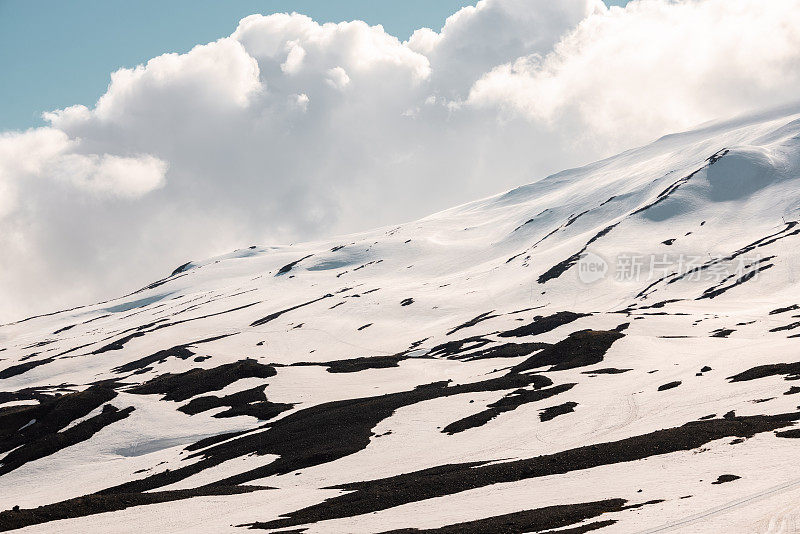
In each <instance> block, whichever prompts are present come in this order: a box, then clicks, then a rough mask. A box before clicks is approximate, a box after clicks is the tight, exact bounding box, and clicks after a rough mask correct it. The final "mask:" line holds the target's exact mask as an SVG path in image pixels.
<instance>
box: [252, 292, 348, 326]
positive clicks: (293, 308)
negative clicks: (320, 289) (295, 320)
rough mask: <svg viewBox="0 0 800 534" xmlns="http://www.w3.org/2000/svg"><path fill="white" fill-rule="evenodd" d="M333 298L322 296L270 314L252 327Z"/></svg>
mask: <svg viewBox="0 0 800 534" xmlns="http://www.w3.org/2000/svg"><path fill="white" fill-rule="evenodd" d="M332 296H333V295H332V294H331V293H328V294H326V295H323V296H321V297H319V298H316V299H314V300H309V301H308V302H304V303H302V304H298V305H297V306H292V307H291V308H286V309H284V310H280V311H276V312H275V313H270V314H269V315H267V316H266V317H262V318H261V319H258V320H257V321H253V322H252V323H250V326H261V325H262V324H266V323H268V322H270V321H273V320H275V319H277V318H278V317H280V316H281V315H283V314H284V313H288V312H290V311H293V310H296V309H298V308H302V307H303V306H308V305H309V304H314V303H315V302H319V301H320V300H323V299H327V298H330V297H332Z"/></svg>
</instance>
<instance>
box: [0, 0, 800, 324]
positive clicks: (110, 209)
mask: <svg viewBox="0 0 800 534" xmlns="http://www.w3.org/2000/svg"><path fill="white" fill-rule="evenodd" d="M799 82H800V0H770V2H762V1H758V0H639V1H634V2H632V3H631V4H629V5H628V7H627V8H626V9H619V8H613V9H607V8H605V7H604V5H603V4H602V2H601V1H600V0H562V1H559V2H553V1H552V0H482V1H480V2H478V4H477V5H476V6H475V7H468V8H465V9H463V10H461V11H459V12H458V13H456V14H454V15H453V16H451V17H450V18H449V19H448V20H447V22H446V24H445V26H444V27H443V28H442V29H441V30H440V31H439V32H435V31H433V30H430V29H421V30H419V31H417V32H415V33H414V35H413V36H412V37H411V39H410V40H409V41H408V42H407V43H401V42H400V41H399V40H398V39H397V38H395V37H393V36H391V35H388V34H386V33H385V32H384V31H383V28H381V27H380V26H374V27H370V26H368V25H367V24H365V23H364V22H359V21H356V22H347V23H340V24H330V23H329V24H322V25H320V24H318V23H316V22H314V21H313V20H311V19H310V18H308V17H306V16H304V15H299V14H277V15H271V16H261V15H253V16H250V17H247V18H245V19H243V20H242V21H240V23H239V26H238V27H237V28H236V29H235V31H234V32H233V33H232V35H231V36H230V37H227V38H223V39H220V40H218V41H215V42H213V43H209V44H206V45H201V46H197V47H195V48H193V49H192V50H191V51H189V52H188V53H186V54H165V55H163V56H159V57H157V58H153V59H151V60H150V61H148V62H147V64H145V65H140V66H138V67H136V68H133V69H121V70H119V71H117V72H115V73H113V74H112V76H111V84H110V85H109V87H108V90H107V92H106V93H105V94H104V95H103V96H102V97H101V98H100V100H99V101H98V102H97V104H96V105H95V106H93V107H91V108H89V107H85V106H73V107H70V108H66V109H63V110H56V111H53V112H50V113H48V114H46V116H45V117H46V119H47V120H48V121H49V126H48V127H44V128H37V129H32V130H28V131H26V132H7V133H4V134H0V247H1V248H2V250H3V251H4V255H3V256H2V257H0V294H2V295H3V296H4V299H3V300H2V302H0V319H4V318H5V319H10V318H13V317H17V316H21V315H25V314H28V313H33V312H39V311H49V310H50V309H52V308H54V307H57V306H61V305H72V304H76V303H81V302H85V301H86V300H91V299H97V298H99V297H105V296H113V295H116V294H119V293H121V292H123V291H125V290H130V289H134V288H136V287H138V286H141V285H143V284H144V283H146V282H147V281H148V280H149V279H151V278H156V277H158V276H160V275H162V274H163V273H164V272H166V271H168V270H169V269H170V268H171V267H173V266H174V265H173V264H175V265H177V264H180V263H182V262H184V261H186V260H188V259H192V258H194V259H199V258H203V257H206V256H209V255H212V254H215V253H220V252H224V251H227V250H230V249H232V248H236V247H240V246H244V245H248V244H251V243H254V242H261V243H266V242H278V241H293V240H297V239H302V238H312V237H319V236H321V235H327V234H331V233H335V232H345V231H353V230H358V229H363V228H368V227H372V226H376V225H380V224H389V223H394V222H399V221H402V220H409V219H413V218H415V217H418V216H422V215H425V214H427V213H430V212H432V211H435V210H437V209H442V208H446V207H449V206H451V205H454V204H457V203H460V202H464V201H467V200H470V199H472V198H476V197H479V196H483V195H487V194H491V193H493V192H497V191H500V190H502V189H505V188H508V187H512V186H514V185H517V184H519V183H524V182H528V181H532V180H535V179H537V178H540V177H541V176H543V175H544V174H546V173H549V172H553V171H557V170H560V169H561V168H564V167H568V166H574V165H578V164H581V163H585V162H588V161H590V160H592V159H596V158H598V157H601V156H605V155H609V154H610V153H613V152H615V151H618V150H620V149H623V148H626V147H630V146H633V145H636V144H640V143H643V142H646V141H648V140H650V139H652V138H655V137H657V136H659V135H662V134H664V133H667V132H669V131H674V130H679V129H683V128H686V127H688V126H690V125H692V124H695V123H699V122H702V121H705V120H709V119H713V118H717V117H727V116H730V115H734V114H736V113H739V112H742V111H744V110H747V109H749V108H753V107H762V106H767V105H773V104H778V103H780V102H782V101H786V100H789V99H793V98H796V96H795V95H796V94H797V88H798V85H799Z"/></svg>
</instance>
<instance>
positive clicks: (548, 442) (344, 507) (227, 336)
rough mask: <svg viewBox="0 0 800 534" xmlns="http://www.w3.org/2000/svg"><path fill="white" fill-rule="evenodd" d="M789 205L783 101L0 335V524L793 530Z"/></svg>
mask: <svg viewBox="0 0 800 534" xmlns="http://www.w3.org/2000/svg"><path fill="white" fill-rule="evenodd" d="M798 221H800V106H795V107H794V108H788V109H782V110H779V111H772V112H769V113H763V114H760V115H755V116H750V117H746V118H740V119H736V120H733V121H728V122H722V123H715V124H711V125H707V126H705V127H703V128H701V129H698V130H695V131H691V132H686V133H681V134H676V135H671V136H667V137H665V138H662V139H660V140H658V141H656V142H655V143H653V144H651V145H648V146H646V147H643V148H639V149H636V150H631V151H628V152H625V153H623V154H620V155H618V156H616V157H613V158H610V159H607V160H604V161H600V162H597V163H595V164H592V165H589V166H587V167H583V168H580V169H573V170H568V171H564V172H562V173H559V174H556V175H553V176H550V177H547V178H545V179H543V180H540V181H538V182H535V183H533V184H531V185H527V186H523V187H520V188H518V189H515V190H512V191H509V192H507V193H504V194H501V195H497V196H494V197H491V198H487V199H483V200H480V201H476V202H473V203H470V204H467V205H464V206H460V207H457V208H453V209H451V210H448V211H445V212H442V213H438V214H436V215H432V216H430V217H427V218H425V219H422V220H420V221H416V222H413V223H408V224H403V225H399V226H396V227H392V228H382V229H379V230H375V231H372V232H366V233H363V234H356V235H348V236H341V237H338V238H335V239H332V240H330V241H324V242H313V243H303V244H294V245H289V246H276V247H262V246H253V247H249V248H245V249H242V250H237V251H235V252H233V253H230V254H228V255H225V256H221V257H218V258H213V259H211V260H206V261H195V262H190V263H188V264H186V265H184V266H181V267H179V268H178V269H176V270H175V272H174V273H173V274H172V275H171V276H169V277H167V278H165V279H163V280H159V281H157V282H155V283H153V284H151V285H150V286H148V287H147V288H144V289H142V290H140V291H138V292H136V293H134V294H131V295H127V296H125V297H122V298H120V299H117V300H114V301H110V302H105V303H101V304H96V305H92V306H86V307H81V308H76V309H73V310H68V311H62V312H58V313H53V314H50V315H46V316H40V317H33V318H29V319H25V320H22V321H19V322H16V323H11V324H6V325H3V326H0V401H1V402H2V404H0V496H1V497H2V499H0V501H1V502H2V508H3V509H5V510H6V511H3V512H2V513H0V528H2V529H6V530H10V529H14V528H23V527H24V531H26V532H27V531H30V532H95V531H96V532H135V531H141V530H142V529H146V530H147V531H157V532H198V531H207V532H241V531H243V530H244V529H245V528H248V527H249V528H262V529H267V530H268V531H274V532H308V533H314V532H353V533H355V532H359V533H360V532H365V533H366V532H390V531H391V532H395V531H398V532H418V531H419V532H439V533H444V532H588V531H590V530H599V531H600V532H608V533H612V532H626V533H628V532H663V531H670V532H719V531H720V530H721V529H723V528H724V529H726V530H727V531H728V532H794V531H795V530H794V529H797V528H799V527H798V525H799V524H800V505H798V504H797V503H798V502H800V501H798V497H800V475H797V474H796V473H795V471H796V470H795V469H794V465H795V462H796V458H797V453H798V450H800V449H798V446H800V441H796V440H795V439H793V438H797V437H800V427H795V424H796V421H800V411H798V410H800V407H798V404H800V395H796V393H798V392H800V387H797V386H793V384H795V382H792V380H794V379H797V378H800V356H799V355H798V350H797V348H798V340H797V339H796V337H800V292H799V291H798V287H799V286H798V282H797V279H796V275H800V252H798V244H800V223H799V222H798ZM720 477H721V478H720ZM737 477H738V478H737ZM15 505H16V506H19V509H18V510H12V509H11V508H12V507H13V506H15ZM413 529H418V530H413Z"/></svg>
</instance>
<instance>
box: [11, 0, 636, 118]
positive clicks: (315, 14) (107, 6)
mask: <svg viewBox="0 0 800 534" xmlns="http://www.w3.org/2000/svg"><path fill="white" fill-rule="evenodd" d="M474 3H475V1H472V2H470V1H467V0H436V1H435V2H431V1H430V0H403V1H402V2H399V1H396V0H337V1H336V2H332V1H331V0H294V1H287V0H260V1H259V0H238V1H235V2H227V1H221V0H169V1H168V2H163V1H156V0H138V1H136V2H129V1H125V0H75V1H70V2H65V1H63V0H0V73H2V74H1V75H0V131H2V130H8V129H25V128H28V127H30V126H36V125H39V124H41V123H42V120H41V118H40V115H41V113H42V112H43V111H48V110H52V109H58V108H63V107H66V106H70V105H73V104H85V105H91V104H93V103H94V102H95V101H96V100H97V98H99V97H100V95H101V94H103V93H104V92H105V89H106V86H107V85H108V82H109V79H110V78H109V74H110V73H111V72H113V71H114V70H117V69H119V68H120V67H131V66H134V65H137V64H139V63H142V62H145V61H147V60H148V59H149V58H151V57H154V56H157V55H160V54H163V53H165V52H185V51H187V50H189V49H190V48H191V47H192V46H194V45H195V44H198V43H206V42H210V41H213V40H215V39H217V38H219V37H223V36H225V35H228V34H230V33H231V32H232V31H233V29H234V28H235V26H236V23H237V21H238V20H239V19H240V18H242V17H244V16H246V15H249V14H252V13H265V14H266V13H275V12H291V11H297V12H299V13H304V14H307V15H309V16H311V17H312V18H314V19H315V20H317V21H341V20H353V19H361V20H365V21H367V22H368V23H370V24H382V25H383V26H384V28H385V29H386V30H387V31H388V32H389V33H391V34H393V35H396V36H397V37H399V38H400V39H402V40H405V39H407V38H408V36H409V35H410V34H411V33H412V32H413V30H414V29H416V28H419V27H422V26H427V27H430V28H434V29H439V28H440V27H441V26H442V24H443V23H444V20H445V19H446V18H447V16H449V15H450V14H452V13H454V12H455V11H457V10H458V9H459V8H460V7H463V6H465V5H470V4H474ZM607 3H608V4H616V5H621V4H625V3H627V0H607Z"/></svg>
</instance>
